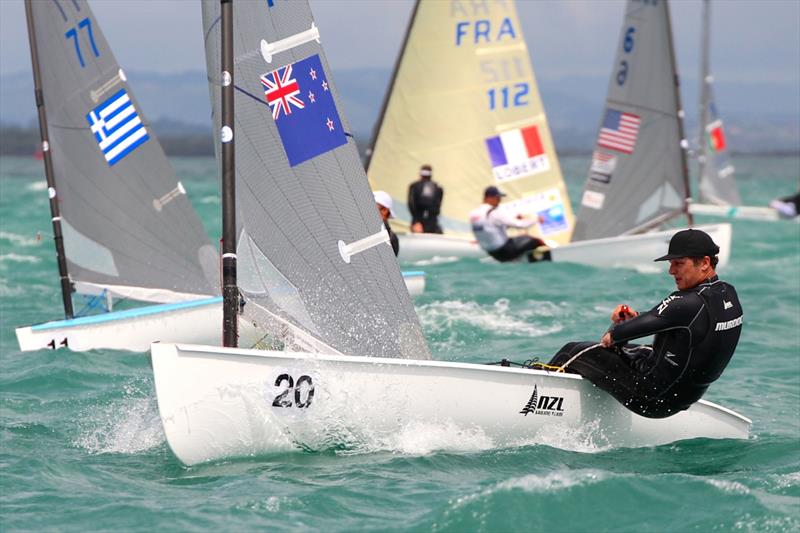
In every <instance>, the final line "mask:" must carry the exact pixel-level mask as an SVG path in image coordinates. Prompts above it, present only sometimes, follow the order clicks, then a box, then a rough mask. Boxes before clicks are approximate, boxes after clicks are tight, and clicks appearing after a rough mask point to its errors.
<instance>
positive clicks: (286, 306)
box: [152, 0, 750, 465]
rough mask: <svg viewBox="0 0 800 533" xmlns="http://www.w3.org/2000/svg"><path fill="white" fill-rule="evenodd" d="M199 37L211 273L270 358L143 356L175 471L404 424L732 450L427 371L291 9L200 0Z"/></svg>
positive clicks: (255, 354)
mask: <svg viewBox="0 0 800 533" xmlns="http://www.w3.org/2000/svg"><path fill="white" fill-rule="evenodd" d="M220 4H221V5H220ZM203 27H204V35H205V38H206V58H207V62H208V71H209V79H210V80H211V89H212V90H211V93H212V102H213V105H214V116H215V120H216V124H217V126H219V128H218V129H217V131H218V132H220V133H218V135H219V137H218V138H219V139H220V140H221V142H222V144H223V145H224V148H223V149H222V150H221V152H222V155H223V164H222V168H223V171H224V173H226V175H227V176H228V177H230V175H231V173H230V171H231V170H232V168H231V167H230V164H231V163H232V162H233V158H234V156H235V161H236V170H235V176H236V182H237V184H236V186H235V190H236V194H235V203H236V225H235V226H236V227H235V228H234V227H232V226H234V225H233V224H231V222H233V219H232V218H229V217H228V216H227V215H224V216H223V219H224V220H226V224H227V227H226V229H225V233H235V234H237V235H238V236H239V237H238V245H237V247H236V252H235V254H234V253H233V252H228V253H229V254H230V255H228V257H227V260H228V262H227V263H226V265H227V266H228V267H231V266H232V262H233V261H237V262H238V266H239V271H238V279H239V288H240V290H241V292H242V294H243V295H244V297H245V301H246V303H245V306H244V312H245V314H248V313H251V314H252V316H254V317H255V319H256V320H259V319H260V320H263V322H262V324H264V325H265V326H266V328H265V329H267V330H268V331H270V332H271V340H272V342H273V343H274V344H276V345H282V346H283V347H286V348H287V351H277V350H269V351H268V350H264V351H260V350H242V349H235V348H216V347H209V346H191V345H176V344H167V343H157V344H154V345H153V346H152V364H153V374H154V379H155V386H156V394H157V397H158V406H159V413H160V416H161V420H162V423H163V426H164V431H165V434H166V437H167V442H168V443H169V445H170V447H171V449H172V450H173V452H174V453H175V455H176V456H177V457H178V459H180V460H181V461H182V462H183V463H185V464H188V465H192V464H196V463H199V462H203V461H209V460H215V459H222V458H227V457H236V456H244V455H250V456H252V455H256V454H260V453H265V452H270V451H278V450H287V449H298V448H304V449H309V448H311V449H313V448H318V447H328V448H329V447H330V446H332V445H335V444H336V443H337V442H353V441H358V439H359V438H360V436H361V435H363V434H365V433H366V434H370V435H373V436H374V435H393V434H397V433H398V432H400V431H404V430H406V431H408V430H410V431H413V428H414V427H415V424H421V425H422V426H423V427H428V426H426V424H428V425H437V424H442V423H447V424H452V425H455V426H456V427H464V428H469V431H476V432H478V433H479V434H480V435H485V436H486V438H487V439H490V440H491V442H492V443H494V444H495V445H497V446H514V445H517V444H519V443H520V442H531V441H534V442H535V439H536V436H537V434H538V432H539V431H541V430H544V429H546V428H548V427H551V426H552V425H553V424H559V425H563V426H566V427H579V426H582V425H584V424H586V423H588V422H592V423H595V424H599V426H600V427H601V428H602V430H603V433H604V435H607V436H608V438H609V441H610V443H612V444H614V445H624V446H638V445H651V444H659V443H665V442H671V441H673V440H677V439H684V438H693V437H698V436H704V437H709V438H745V437H746V436H747V434H748V432H749V427H750V421H749V420H748V419H746V418H744V417H742V416H740V415H738V414H736V413H734V412H732V411H729V410H727V409H724V408H722V407H719V406H716V405H714V404H711V403H709V402H705V401H702V400H701V401H700V402H698V403H697V404H695V405H693V406H692V407H691V408H690V409H689V410H687V411H684V412H681V413H679V414H677V415H675V416H673V417H671V418H670V419H669V420H651V419H645V418H642V417H639V416H637V415H633V414H632V413H631V412H629V411H628V410H627V409H625V408H624V407H622V406H621V405H620V404H619V403H617V402H616V401H615V400H613V399H612V398H611V397H610V396H608V395H605V394H603V393H598V392H597V389H595V388H594V387H593V386H592V385H591V384H590V383H589V382H587V381H584V380H583V379H582V378H580V377H579V376H577V375H572V374H564V373H561V374H556V373H548V372H543V371H535V370H530V369H528V368H510V367H508V366H490V365H476V364H460V363H446V362H436V361H429V360H427V359H429V357H430V356H429V353H428V348H427V345H426V343H425V339H424V337H423V335H422V332H421V330H420V327H419V324H418V322H417V317H416V314H415V312H414V309H413V307H412V306H411V304H410V301H409V299H408V294H407V292H406V291H405V288H404V287H403V285H402V280H401V278H400V272H399V268H398V265H397V261H396V260H395V258H394V256H393V254H392V251H391V248H390V247H389V245H388V242H387V235H386V234H385V233H383V231H382V229H381V228H382V226H381V225H380V220H379V218H378V215H377V212H376V210H375V208H374V202H373V199H372V194H371V193H370V190H369V186H368V183H367V180H366V176H365V174H364V170H363V168H362V167H361V166H360V162H359V158H358V154H357V151H356V147H355V143H354V142H353V140H352V139H351V138H349V137H348V136H347V135H346V132H347V131H348V127H347V123H346V122H345V121H344V119H343V117H342V116H341V114H340V110H341V107H340V106H339V97H338V94H337V93H336V90H335V87H334V85H333V83H332V81H331V79H330V77H329V74H330V69H329V67H328V64H327V61H326V59H325V56H324V54H323V52H322V48H321V46H320V44H319V43H320V41H321V40H322V37H321V35H320V31H319V29H318V28H317V27H316V25H315V24H314V20H313V17H312V14H311V11H310V9H309V7H308V4H307V3H306V2H301V1H293V2H280V3H278V2H276V3H275V4H274V5H269V4H266V3H264V2H229V1H227V0H223V1H222V2H220V3H218V2H216V1H214V0H205V1H204V2H203ZM233 28H235V31H234V30H233ZM220 41H222V42H223V43H225V44H224V45H223V46H222V49H221V50H220V44H219V43H220ZM231 49H233V50H231ZM234 52H235V54H234ZM222 54H225V59H223V60H222V61H220V56H221V55H222ZM228 64H230V65H233V68H232V69H230V70H232V72H231V71H230V70H226V71H224V72H221V71H222V68H221V66H222V65H228ZM265 81H266V83H265ZM278 81H280V87H281V88H283V89H279V88H278ZM276 89H277V90H278V92H276ZM226 92H227V94H228V95H230V96H233V98H230V96H228V97H227V98H226ZM231 103H234V104H235V121H230V122H229V118H230V112H229V111H228V110H229V109H230V105H231ZM220 110H222V112H220ZM222 117H225V118H222ZM299 139H302V141H303V142H302V144H300V145H298V144H296V143H295V141H297V140H299ZM234 144H235V148H234ZM225 183H228V182H227V181H225ZM232 192H233V191H232V190H231V188H230V187H228V186H226V192H225V193H224V195H223V197H224V198H225V197H228V196H227V195H228V194H230V193H232ZM231 196H233V195H232V194H231ZM231 199H232V198H231ZM223 204H224V205H225V204H226V202H225V201H223ZM231 207H233V206H232V205H231ZM300 208H302V209H300ZM229 272H230V271H229ZM229 279H230V278H229ZM235 303H236V301H235V300H234V304H235ZM298 348H300V349H303V350H305V352H293V351H288V349H298ZM342 354H346V355H342ZM370 355H372V356H378V357H366V356H370ZM528 415H530V416H528Z"/></svg>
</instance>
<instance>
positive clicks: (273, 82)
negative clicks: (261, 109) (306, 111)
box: [261, 64, 306, 120]
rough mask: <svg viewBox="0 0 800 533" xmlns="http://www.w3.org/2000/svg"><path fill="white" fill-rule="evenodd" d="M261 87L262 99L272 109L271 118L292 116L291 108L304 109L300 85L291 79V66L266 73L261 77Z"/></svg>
mask: <svg viewBox="0 0 800 533" xmlns="http://www.w3.org/2000/svg"><path fill="white" fill-rule="evenodd" d="M261 85H263V86H264V97H265V98H266V99H267V103H268V104H269V105H270V107H271V108H272V118H274V119H276V120H277V118H278V117H279V116H281V111H283V114H284V115H291V114H292V106H295V107H297V108H299V109H303V108H305V107H306V105H305V103H303V101H302V100H300V98H298V97H297V95H298V94H300V85H299V84H298V83H297V80H295V79H294V78H292V65H291V64H289V65H286V66H285V67H283V68H279V69H276V70H273V71H272V72H267V73H266V74H264V75H262V76H261Z"/></svg>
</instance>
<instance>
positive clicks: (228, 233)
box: [220, 0, 239, 348]
mask: <svg viewBox="0 0 800 533" xmlns="http://www.w3.org/2000/svg"><path fill="white" fill-rule="evenodd" d="M220 7H221V9H222V17H221V18H222V20H221V32H222V34H221V40H222V46H221V55H222V61H221V63H222V91H221V96H222V112H221V115H222V116H221V119H222V120H221V124H222V130H221V133H220V141H221V144H222V146H221V154H222V157H221V164H222V297H223V304H222V305H223V308H222V345H223V346H226V347H233V348H235V347H237V346H238V344H239V332H238V329H239V316H238V315H239V288H238V287H237V285H236V189H235V186H236V170H235V165H234V155H235V153H234V144H233V143H234V141H233V127H234V119H233V0H220Z"/></svg>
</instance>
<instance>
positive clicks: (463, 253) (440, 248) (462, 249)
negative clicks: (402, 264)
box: [397, 233, 488, 261]
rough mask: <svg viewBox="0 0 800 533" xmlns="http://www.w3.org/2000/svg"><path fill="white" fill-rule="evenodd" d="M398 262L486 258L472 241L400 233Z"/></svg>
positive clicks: (439, 235)
mask: <svg viewBox="0 0 800 533" xmlns="http://www.w3.org/2000/svg"><path fill="white" fill-rule="evenodd" d="M397 237H398V239H399V240H400V252H399V253H398V255H397V258H398V259H399V260H400V261H426V260H430V259H434V258H437V257H439V258H457V259H463V258H465V257H488V255H487V254H486V252H485V251H483V249H482V248H481V247H480V246H478V243H477V242H476V241H475V240H474V239H465V238H463V237H454V236H451V235H441V234H437V233H400V234H398V236H397Z"/></svg>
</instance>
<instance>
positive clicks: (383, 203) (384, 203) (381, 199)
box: [372, 191, 400, 255]
mask: <svg viewBox="0 0 800 533" xmlns="http://www.w3.org/2000/svg"><path fill="white" fill-rule="evenodd" d="M372 196H373V197H374V198H375V205H377V206H378V213H380V215H381V220H383V227H385V228H386V231H387V232H389V242H390V243H391V244H392V250H394V255H397V254H398V252H400V241H399V240H398V239H397V235H395V234H394V232H393V231H392V227H391V226H390V225H389V219H390V218H394V211H393V210H392V197H391V196H389V193H387V192H385V191H374V192H373V193H372Z"/></svg>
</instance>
